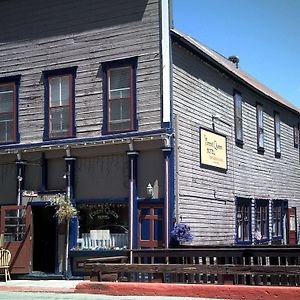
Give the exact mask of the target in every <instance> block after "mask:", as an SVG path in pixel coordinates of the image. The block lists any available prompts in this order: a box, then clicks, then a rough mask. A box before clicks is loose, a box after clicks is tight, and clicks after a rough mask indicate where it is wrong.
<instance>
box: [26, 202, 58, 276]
mask: <svg viewBox="0 0 300 300" xmlns="http://www.w3.org/2000/svg"><path fill="white" fill-rule="evenodd" d="M31 209H32V215H33V218H32V220H33V271H40V272H43V273H54V272H55V249H56V248H55V246H56V243H55V241H56V218H55V217H54V214H55V207H53V206H32V208H31Z"/></svg>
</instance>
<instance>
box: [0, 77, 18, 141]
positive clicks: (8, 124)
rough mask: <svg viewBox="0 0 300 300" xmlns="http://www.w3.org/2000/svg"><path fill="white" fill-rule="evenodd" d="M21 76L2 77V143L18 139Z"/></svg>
mask: <svg viewBox="0 0 300 300" xmlns="http://www.w3.org/2000/svg"><path fill="white" fill-rule="evenodd" d="M19 82H20V76H14V77H7V78H2V79H0V144H7V143H16V142H17V141H18V107H17V102H18V88H19Z"/></svg>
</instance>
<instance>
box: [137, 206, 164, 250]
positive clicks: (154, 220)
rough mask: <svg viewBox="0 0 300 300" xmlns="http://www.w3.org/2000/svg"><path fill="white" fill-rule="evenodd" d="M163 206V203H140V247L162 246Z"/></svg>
mask: <svg viewBox="0 0 300 300" xmlns="http://www.w3.org/2000/svg"><path fill="white" fill-rule="evenodd" d="M163 246H164V244H163V206H162V204H140V205H139V239H138V247H139V248H162V247H163Z"/></svg>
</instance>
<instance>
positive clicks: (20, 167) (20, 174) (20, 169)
mask: <svg viewBox="0 0 300 300" xmlns="http://www.w3.org/2000/svg"><path fill="white" fill-rule="evenodd" d="M16 166H17V178H16V180H17V205H22V192H23V189H24V179H25V166H26V161H25V160H22V159H21V157H18V159H17V161H16Z"/></svg>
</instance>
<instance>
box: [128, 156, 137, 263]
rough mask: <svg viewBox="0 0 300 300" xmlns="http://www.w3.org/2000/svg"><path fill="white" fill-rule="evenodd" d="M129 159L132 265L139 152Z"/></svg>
mask: <svg viewBox="0 0 300 300" xmlns="http://www.w3.org/2000/svg"><path fill="white" fill-rule="evenodd" d="M127 155H128V158H129V172H128V175H129V197H128V198H129V203H128V204H129V205H128V211H129V249H130V263H131V264H132V263H133V255H132V249H134V248H137V230H134V229H136V228H137V158H138V155H139V152H137V151H128V152H127Z"/></svg>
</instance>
